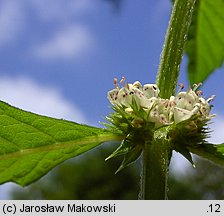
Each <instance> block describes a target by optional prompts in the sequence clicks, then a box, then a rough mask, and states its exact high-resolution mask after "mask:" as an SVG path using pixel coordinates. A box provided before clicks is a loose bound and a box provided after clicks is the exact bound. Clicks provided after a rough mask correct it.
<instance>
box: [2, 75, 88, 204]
mask: <svg viewBox="0 0 224 216" xmlns="http://www.w3.org/2000/svg"><path fill="white" fill-rule="evenodd" d="M0 100H2V101H5V102H8V103H9V104H11V105H13V106H16V107H19V108H21V109H24V110H27V111H31V112H34V113H37V114H41V115H47V116H51V117H55V118H63V119H67V120H72V121H75V122H79V123H86V124H87V123H88V122H87V120H86V119H85V117H84V115H83V113H82V112H81V111H80V110H79V109H78V108H77V107H75V106H74V105H73V104H71V103H70V102H69V101H67V100H65V99H64V98H63V96H62V95H61V94H60V92H59V91H58V90H57V89H55V88H52V87H47V86H43V85H40V84H38V83H36V82H34V81H32V80H31V79H28V78H9V77H0ZM15 187H16V186H15V184H13V183H7V184H4V185H2V186H0V200H2V199H9V198H10V197H9V193H10V191H11V189H12V188H15Z"/></svg>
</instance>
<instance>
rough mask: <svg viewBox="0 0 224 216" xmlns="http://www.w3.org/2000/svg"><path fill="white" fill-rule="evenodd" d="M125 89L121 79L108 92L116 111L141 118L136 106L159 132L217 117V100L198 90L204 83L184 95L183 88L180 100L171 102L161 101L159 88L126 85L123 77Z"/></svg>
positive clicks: (153, 85)
mask: <svg viewBox="0 0 224 216" xmlns="http://www.w3.org/2000/svg"><path fill="white" fill-rule="evenodd" d="M120 83H121V84H122V85H123V87H120V86H119V84H118V81H117V79H116V78H115V79H114V85H115V88H114V89H113V90H111V91H109V92H108V95H107V97H108V99H109V101H110V103H111V104H112V105H113V106H114V107H120V108H122V109H123V110H124V111H125V112H126V113H129V114H135V115H136V114H137V113H136V109H134V108H133V105H134V104H135V105H137V107H138V108H139V109H141V110H144V111H145V113H146V115H144V117H143V119H142V120H143V121H146V122H152V123H155V128H159V127H161V126H165V125H171V124H178V123H180V122H183V121H186V120H189V119H191V118H193V117H196V118H197V120H199V121H204V120H205V121H207V120H209V119H211V118H212V117H213V116H214V115H210V114H209V113H210V109H211V106H210V101H212V100H213V99H214V96H211V97H210V98H208V99H205V98H203V97H202V96H201V95H202V91H200V90H198V88H199V87H200V86H201V83H199V84H194V85H193V88H192V89H191V88H190V87H189V88H188V90H187V91H182V89H183V88H184V86H183V84H180V89H179V91H178V93H177V94H176V96H171V97H170V98H169V99H163V98H160V97H159V93H160V90H159V88H158V86H157V85H156V84H145V85H142V84H141V83H140V82H139V81H135V82H134V83H133V84H129V83H125V78H124V77H123V78H122V79H121V81H120Z"/></svg>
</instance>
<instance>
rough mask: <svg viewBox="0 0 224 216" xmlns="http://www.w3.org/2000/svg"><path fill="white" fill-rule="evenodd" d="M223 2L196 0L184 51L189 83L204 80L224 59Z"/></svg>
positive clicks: (220, 0)
mask: <svg viewBox="0 0 224 216" xmlns="http://www.w3.org/2000/svg"><path fill="white" fill-rule="evenodd" d="M223 11H224V1H223V0H212V1H209V0H199V1H197V4H196V10H195V13H194V16H193V21H192V25H191V27H190V31H189V35H188V42H187V46H186V52H187V55H188V57H189V64H188V75H189V79H190V82H191V83H192V84H193V83H199V82H202V81H204V80H205V79H206V78H207V77H208V76H209V75H210V74H211V73H212V72H213V71H214V70H215V69H216V68H218V67H220V66H221V65H222V63H223V60H224V13H223Z"/></svg>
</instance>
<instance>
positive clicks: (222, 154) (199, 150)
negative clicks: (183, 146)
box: [188, 144, 224, 167]
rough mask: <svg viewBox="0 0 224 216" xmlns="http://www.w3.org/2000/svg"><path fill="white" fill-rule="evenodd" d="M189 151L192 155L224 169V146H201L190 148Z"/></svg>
mask: <svg viewBox="0 0 224 216" xmlns="http://www.w3.org/2000/svg"><path fill="white" fill-rule="evenodd" d="M188 149H189V150H190V151H191V152H192V153H194V154H196V155H198V156H201V157H203V158H205V159H208V160H210V161H212V162H214V163H216V164H218V165H220V166H223V167H224V144H200V145H195V146H189V147H188Z"/></svg>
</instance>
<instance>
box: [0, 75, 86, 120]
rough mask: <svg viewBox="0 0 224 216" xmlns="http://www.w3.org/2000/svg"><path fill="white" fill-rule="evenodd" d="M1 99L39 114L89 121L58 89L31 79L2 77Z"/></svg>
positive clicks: (0, 86)
mask: <svg viewBox="0 0 224 216" xmlns="http://www.w3.org/2000/svg"><path fill="white" fill-rule="evenodd" d="M0 100H2V101H5V102H8V103H9V104H11V105H13V106H16V107H19V108H21V109H24V110H27V111H31V112H34V113H37V114H41V115H47V116H51V117H55V118H63V119H67V120H72V121H76V122H79V123H87V121H86V119H85V117H84V115H83V113H82V112H81V111H80V110H79V109H78V108H77V107H75V105H73V104H72V103H70V102H69V101H67V100H65V99H64V98H63V96H62V95H61V93H60V92H59V91H58V90H57V89H55V88H52V87H48V86H43V85H40V84H38V83H35V82H34V81H32V80H31V79H27V78H16V79H14V78H8V77H1V79H0Z"/></svg>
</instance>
